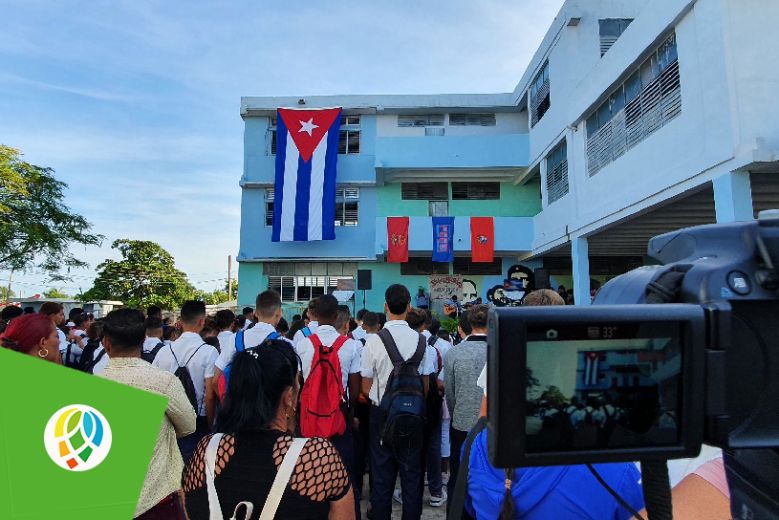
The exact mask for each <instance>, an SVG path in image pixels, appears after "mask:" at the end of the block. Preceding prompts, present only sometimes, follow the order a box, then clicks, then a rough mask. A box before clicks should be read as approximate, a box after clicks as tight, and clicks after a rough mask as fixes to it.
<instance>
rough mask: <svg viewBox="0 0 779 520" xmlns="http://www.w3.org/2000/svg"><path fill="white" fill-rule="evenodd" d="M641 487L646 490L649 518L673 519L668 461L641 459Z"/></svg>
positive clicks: (656, 519)
mask: <svg viewBox="0 0 779 520" xmlns="http://www.w3.org/2000/svg"><path fill="white" fill-rule="evenodd" d="M641 488H642V489H643V490H644V505H645V506H646V513H647V518H648V519H649V520H671V519H672V518H673V506H672V503H671V482H670V480H669V479H668V464H667V461H665V460H642V461H641Z"/></svg>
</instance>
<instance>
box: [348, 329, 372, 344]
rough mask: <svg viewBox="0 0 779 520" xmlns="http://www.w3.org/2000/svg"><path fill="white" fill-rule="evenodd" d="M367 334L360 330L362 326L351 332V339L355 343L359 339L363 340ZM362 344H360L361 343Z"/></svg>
mask: <svg viewBox="0 0 779 520" xmlns="http://www.w3.org/2000/svg"><path fill="white" fill-rule="evenodd" d="M367 335H368V333H367V332H365V329H364V328H362V325H360V326H359V327H357V328H356V329H354V330H353V331H352V337H353V338H354V339H356V340H357V341H360V340H361V339H365V336H367ZM361 343H362V342H361Z"/></svg>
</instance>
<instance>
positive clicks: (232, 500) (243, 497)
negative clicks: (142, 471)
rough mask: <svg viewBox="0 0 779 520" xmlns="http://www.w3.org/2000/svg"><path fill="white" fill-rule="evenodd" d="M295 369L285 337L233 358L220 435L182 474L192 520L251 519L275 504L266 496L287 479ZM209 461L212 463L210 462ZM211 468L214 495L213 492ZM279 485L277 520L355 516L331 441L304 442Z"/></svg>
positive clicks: (208, 439) (344, 474)
mask: <svg viewBox="0 0 779 520" xmlns="http://www.w3.org/2000/svg"><path fill="white" fill-rule="evenodd" d="M298 366H299V360H298V357H297V355H296V354H295V352H294V350H293V349H292V347H291V346H290V345H289V344H288V343H287V342H285V341H280V340H272V341H266V342H265V343H263V344H262V345H260V346H258V347H256V348H250V349H246V350H245V351H243V352H239V353H237V354H236V355H235V357H234V358H233V361H232V367H231V369H230V381H229V384H228V394H227V397H226V399H225V402H224V406H223V408H222V410H221V412H220V414H219V418H218V421H217V427H216V430H217V431H219V432H223V433H222V434H221V437H220V434H218V433H217V434H215V435H209V436H207V437H206V438H204V439H203V440H202V441H201V442H200V444H199V445H198V448H197V450H196V451H195V454H194V456H193V457H192V460H191V461H190V463H189V465H188V466H187V467H186V469H185V470H184V483H183V486H184V493H185V495H186V509H187V512H188V513H189V518H190V519H191V520H200V519H205V520H211V519H213V518H220V519H222V518H232V517H233V515H234V514H235V518H238V519H241V520H250V519H251V520H254V519H258V518H259V515H260V512H261V511H262V509H263V507H264V506H266V500H267V501H268V502H269V503H270V502H272V500H271V499H269V498H268V497H269V493H270V490H271V486H272V485H273V483H274V479H275V478H276V475H277V472H279V473H280V474H283V471H281V470H280V467H281V466H282V461H283V460H284V457H285V455H286V454H287V450H289V449H290V448H291V446H292V445H293V440H294V437H293V435H292V434H291V433H290V432H294V431H295V424H294V423H295V406H296V404H297V402H298V392H299V390H300V386H299V382H298V381H299V379H298ZM212 438H213V441H212ZM299 442H300V441H299ZM209 445H210V453H211V457H212V458H211V459H209V457H208V454H209ZM208 460H212V461H213V462H212V463H211V464H208ZM292 460H294V458H293V459H292ZM290 464H291V461H290ZM209 467H212V468H213V475H214V477H213V484H212V485H213V488H214V489H215V491H216V493H209V490H208V488H209V482H208V481H209ZM280 480H282V481H283V480H284V479H280ZM284 482H286V485H283V484H284ZM281 485H282V486H283V487H281V488H280V489H283V494H282V495H281V500H280V502H279V505H278V509H277V511H276V516H275V517H276V518H283V519H285V520H288V519H301V520H302V519H306V520H309V519H317V518H323V519H326V518H331V519H339V520H340V519H353V518H354V514H355V507H354V495H353V493H352V489H351V486H350V484H349V476H348V474H347V472H346V467H345V466H344V464H343V462H342V461H341V458H340V456H339V455H338V452H337V451H336V450H335V448H334V447H333V445H332V444H330V441H328V440H326V439H319V438H313V439H308V440H307V441H306V442H305V445H303V447H302V450H301V451H300V455H299V456H298V458H297V461H296V462H295V463H294V469H291V476H290V478H289V481H288V482H287V481H283V482H281ZM241 503H243V504H241ZM239 504H240V505H239ZM219 509H221V510H219ZM217 511H218V512H217ZM215 513H216V514H215Z"/></svg>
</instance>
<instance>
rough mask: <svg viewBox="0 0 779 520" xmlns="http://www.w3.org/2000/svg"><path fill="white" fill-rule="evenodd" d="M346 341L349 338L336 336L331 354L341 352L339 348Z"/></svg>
mask: <svg viewBox="0 0 779 520" xmlns="http://www.w3.org/2000/svg"><path fill="white" fill-rule="evenodd" d="M347 341H349V336H338V337H337V338H336V339H335V341H334V342H333V344H332V347H333V354H338V351H339V350H341V347H343V346H344V344H346V342H347Z"/></svg>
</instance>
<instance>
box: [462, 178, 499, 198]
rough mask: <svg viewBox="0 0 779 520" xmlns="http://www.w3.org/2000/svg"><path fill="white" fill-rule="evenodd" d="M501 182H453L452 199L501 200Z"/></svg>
mask: <svg viewBox="0 0 779 520" xmlns="http://www.w3.org/2000/svg"><path fill="white" fill-rule="evenodd" d="M499 199H500V183H499V182H453V183H452V200H499Z"/></svg>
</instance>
